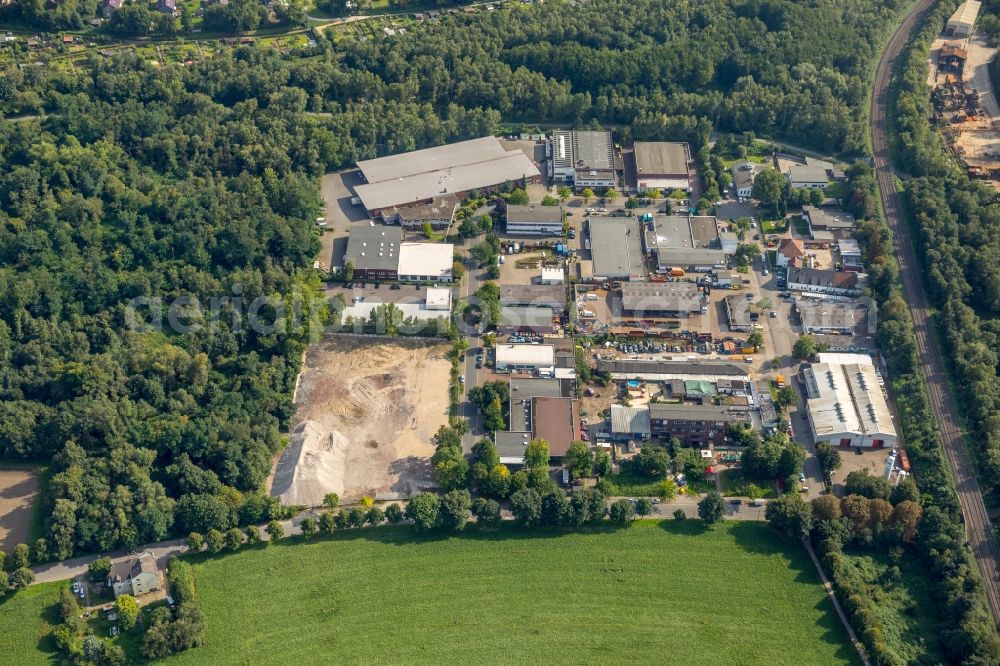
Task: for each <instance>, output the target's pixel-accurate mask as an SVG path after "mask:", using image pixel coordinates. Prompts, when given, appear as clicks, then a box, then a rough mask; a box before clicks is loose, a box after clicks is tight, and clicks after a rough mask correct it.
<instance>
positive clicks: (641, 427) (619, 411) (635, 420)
mask: <svg viewBox="0 0 1000 666" xmlns="http://www.w3.org/2000/svg"><path fill="white" fill-rule="evenodd" d="M611 432H613V433H616V434H628V435H648V434H649V433H650V430H649V408H648V407H626V406H624V405H611Z"/></svg>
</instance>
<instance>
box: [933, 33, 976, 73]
mask: <svg viewBox="0 0 1000 666" xmlns="http://www.w3.org/2000/svg"><path fill="white" fill-rule="evenodd" d="M968 59H969V52H968V51H967V50H966V49H965V48H963V47H962V44H961V42H945V43H944V45H943V46H942V47H941V49H940V50H939V51H938V61H937V66H938V71H940V72H943V73H946V74H954V75H956V76H957V77H958V79H959V80H960V81H961V80H962V75H963V73H964V72H965V61H966V60H968Z"/></svg>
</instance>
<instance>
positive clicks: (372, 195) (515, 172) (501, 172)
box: [354, 136, 542, 218]
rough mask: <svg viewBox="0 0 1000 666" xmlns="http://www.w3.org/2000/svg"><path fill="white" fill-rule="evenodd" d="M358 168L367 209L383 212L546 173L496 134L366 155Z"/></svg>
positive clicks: (530, 179)
mask: <svg viewBox="0 0 1000 666" xmlns="http://www.w3.org/2000/svg"><path fill="white" fill-rule="evenodd" d="M358 168H359V169H360V170H361V173H362V175H363V176H364V179H365V184H363V185H358V186H357V187H355V188H354V191H355V194H356V195H357V197H358V199H360V200H361V204H362V205H363V206H364V207H365V210H367V211H368V215H370V216H372V217H384V218H392V217H393V216H396V215H398V211H399V209H401V208H404V207H407V206H412V205H416V204H429V203H431V202H433V201H434V199H435V198H436V197H441V196H443V195H447V194H451V195H454V196H455V197H458V198H461V197H464V196H465V195H466V194H468V193H469V192H470V191H472V190H478V191H481V192H482V191H491V190H496V189H498V188H500V187H501V186H503V185H504V184H506V183H511V182H514V183H520V182H523V181H527V182H533V183H536V182H540V181H541V176H542V175H541V173H540V172H539V171H538V167H536V166H535V164H534V162H532V161H531V160H530V159H528V156H527V155H525V154H524V153H523V152H521V151H520V150H514V151H507V150H506V149H504V147H503V146H502V145H500V141H499V140H498V139H497V138H496V137H495V136H485V137H482V138H479V139H471V140H469V141H460V142H458V143H451V144H447V145H444V146H437V147H434V148H425V149H423V150H415V151H412V152H409V153H401V154H398V155H389V156H387V157H379V158H376V159H372V160H363V161H361V162H358Z"/></svg>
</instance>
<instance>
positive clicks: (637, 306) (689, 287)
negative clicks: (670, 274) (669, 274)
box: [622, 282, 701, 312]
mask: <svg viewBox="0 0 1000 666" xmlns="http://www.w3.org/2000/svg"><path fill="white" fill-rule="evenodd" d="M622 308H623V309H624V310H626V311H630V312H632V311H643V310H645V311H649V312H662V311H673V312H698V311H699V310H701V297H700V294H699V291H698V287H697V286H696V285H694V284H692V283H691V282H626V283H624V284H623V285H622Z"/></svg>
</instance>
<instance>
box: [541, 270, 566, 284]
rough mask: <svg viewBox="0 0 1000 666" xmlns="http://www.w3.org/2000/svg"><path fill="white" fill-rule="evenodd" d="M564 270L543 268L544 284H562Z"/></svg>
mask: <svg viewBox="0 0 1000 666" xmlns="http://www.w3.org/2000/svg"><path fill="white" fill-rule="evenodd" d="M562 281H563V269H562V268H542V282H543V283H545V282H562Z"/></svg>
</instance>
